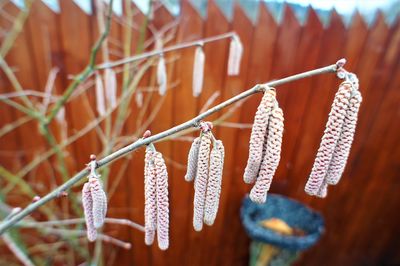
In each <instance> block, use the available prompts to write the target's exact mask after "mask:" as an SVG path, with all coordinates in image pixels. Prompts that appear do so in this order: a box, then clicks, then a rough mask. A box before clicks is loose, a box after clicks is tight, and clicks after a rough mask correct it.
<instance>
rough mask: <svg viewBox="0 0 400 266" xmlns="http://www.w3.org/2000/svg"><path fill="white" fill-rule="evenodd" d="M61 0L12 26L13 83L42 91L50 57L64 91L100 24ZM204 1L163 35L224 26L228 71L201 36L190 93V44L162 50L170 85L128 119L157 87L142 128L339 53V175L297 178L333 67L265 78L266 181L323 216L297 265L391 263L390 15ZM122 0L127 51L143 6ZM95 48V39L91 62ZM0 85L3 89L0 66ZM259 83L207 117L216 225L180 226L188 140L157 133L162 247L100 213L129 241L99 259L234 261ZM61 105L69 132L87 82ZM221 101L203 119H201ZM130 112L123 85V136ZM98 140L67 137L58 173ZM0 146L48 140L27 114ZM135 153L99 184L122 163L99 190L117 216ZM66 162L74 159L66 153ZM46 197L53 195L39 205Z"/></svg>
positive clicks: (132, 197) (318, 130) (139, 162)
mask: <svg viewBox="0 0 400 266" xmlns="http://www.w3.org/2000/svg"><path fill="white" fill-rule="evenodd" d="M92 3H93V1H92ZM124 3H125V4H126V2H124ZM60 4H61V13H60V14H56V13H53V11H51V10H50V9H48V7H46V6H45V5H44V4H43V3H42V2H41V1H36V2H35V3H34V4H33V6H32V10H31V14H30V15H29V18H28V20H27V23H26V25H25V28H24V30H23V31H22V32H21V34H20V35H19V36H18V38H17V40H16V42H15V45H14V46H13V48H12V50H10V53H9V55H8V56H7V57H6V60H7V62H8V63H9V64H10V66H11V67H15V72H14V73H15V75H16V76H17V77H18V78H19V80H20V82H21V84H22V86H23V87H24V88H26V89H32V90H36V91H43V90H44V86H45V84H46V81H47V78H48V74H49V71H50V69H51V68H52V67H59V68H60V72H59V74H58V77H57V79H56V82H55V92H56V93H57V94H60V93H62V92H63V91H65V89H66V87H67V85H68V84H69V83H70V82H71V76H70V75H75V74H77V73H79V72H80V71H81V70H82V69H83V68H84V66H85V65H86V63H87V60H88V57H89V52H90V47H91V45H92V44H93V43H94V41H95V40H96V38H97V36H98V35H99V30H98V27H97V20H96V17H95V14H92V15H86V14H84V13H83V12H82V11H81V10H80V8H79V7H78V6H76V5H75V4H74V3H73V1H71V0H70V1H60ZM207 4H208V7H207V16H206V18H205V19H204V20H203V18H201V17H200V15H199V14H198V13H197V11H196V10H195V8H194V7H193V6H192V4H191V3H190V1H189V0H185V1H182V3H181V15H180V21H179V24H178V26H177V33H176V35H175V36H174V37H173V40H172V41H171V42H170V43H169V44H173V43H181V42H186V41H191V40H196V39H200V38H202V37H203V36H205V37H209V36H214V35H218V34H221V33H225V32H228V31H230V30H232V31H235V32H237V33H238V34H239V36H240V38H241V40H242V42H243V45H244V49H245V52H244V57H243V60H242V64H241V73H240V75H239V76H238V77H227V76H226V69H227V57H228V51H229V45H228V44H229V40H224V41H218V42H215V43H211V44H206V45H205V49H204V50H205V53H206V67H205V81H204V88H203V92H202V94H201V96H200V97H199V98H194V97H193V96H192V71H193V69H192V66H193V55H194V48H189V49H185V50H182V51H179V52H174V53H170V54H167V55H166V60H167V61H168V60H170V59H171V60H176V61H174V62H171V63H169V64H168V70H167V71H168V82H169V85H171V84H172V83H174V82H175V81H176V82H177V86H176V87H174V88H171V89H170V90H168V91H167V95H166V96H164V97H160V96H158V93H157V92H144V97H145V99H150V101H151V103H150V107H151V108H150V109H149V110H148V111H146V112H145V113H144V116H143V120H141V121H142V122H143V121H145V120H147V119H148V118H149V116H150V114H151V113H152V109H154V108H155V107H156V106H157V102H158V101H159V100H160V99H162V100H163V104H162V106H161V108H160V111H159V113H158V115H157V116H156V117H155V119H154V121H153V122H152V123H151V124H149V126H148V127H149V128H150V129H151V130H152V131H153V134H155V133H158V132H160V131H163V130H165V129H167V128H169V127H171V126H173V125H176V124H178V123H181V122H184V121H186V120H188V119H189V118H192V117H193V116H194V115H196V113H197V112H198V111H199V110H200V108H201V107H202V106H203V105H204V104H205V103H206V101H207V100H208V99H209V98H210V96H211V95H212V94H213V93H214V92H216V91H219V92H220V96H219V97H218V98H217V99H216V101H215V102H214V103H213V104H212V105H215V104H217V103H218V102H221V101H222V100H225V99H227V98H229V97H231V96H233V95H235V94H237V93H239V92H241V91H243V90H245V89H248V88H250V87H251V86H253V85H254V84H256V83H261V82H266V81H268V80H271V79H276V78H281V77H284V76H287V75H291V74H295V73H298V72H302V71H305V70H309V69H313V68H316V67H320V66H324V65H328V64H332V63H334V62H335V61H336V60H337V59H339V58H341V57H346V58H347V60H348V64H347V65H346V66H345V67H346V69H348V70H350V71H353V72H355V73H357V74H358V76H359V79H360V89H361V91H362V93H363V97H364V101H363V104H362V105H361V111H360V120H359V124H358V128H357V133H356V138H355V143H354V147H353V149H352V151H351V154H350V158H349V162H348V167H347V169H346V171H345V173H344V176H343V180H342V181H341V183H340V184H339V185H338V186H335V187H330V190H329V195H328V197H327V198H326V199H324V200H321V199H314V198H311V197H309V196H307V195H306V194H305V193H304V184H305V183H306V179H307V178H308V174H309V172H310V170H311V167H312V163H313V161H314V158H315V154H316V151H317V149H318V146H319V142H320V138H321V135H322V133H323V130H324V127H325V123H326V119H327V115H328V112H329V109H330V105H331V103H332V100H333V97H334V94H335V92H336V91H337V86H338V84H339V83H340V81H338V80H337V78H336V77H335V76H334V75H333V74H325V75H321V76H318V77H314V78H310V79H304V80H301V81H297V82H294V83H292V84H287V85H284V86H281V87H278V88H277V95H278V100H279V103H280V105H281V107H282V108H283V111H284V114H285V132H284V140H283V152H282V159H281V164H280V166H279V168H278V171H277V174H276V176H275V178H274V182H273V184H272V187H271V191H272V192H278V193H281V194H284V195H288V196H290V197H294V198H296V199H298V200H301V201H302V202H304V203H307V204H309V205H311V206H312V207H313V208H315V209H317V210H319V211H321V212H322V213H323V215H324V217H325V219H326V227H327V231H326V233H325V235H324V236H323V237H322V239H321V241H320V243H319V244H318V245H317V246H315V247H313V248H312V249H310V250H309V251H307V252H306V253H305V254H304V256H303V257H302V258H301V260H300V261H299V265H321V264H324V265H348V264H363V263H364V264H371V263H372V264H396V263H398V262H399V259H400V258H399V256H398V255H397V254H396V251H397V249H398V246H399V245H400V242H399V240H398V239H397V235H398V233H399V229H398V225H397V223H396V219H395V218H397V213H396V210H397V206H398V204H399V203H400V196H399V193H397V190H398V189H399V187H400V182H399V180H398V169H399V167H400V161H399V159H398V158H399V156H400V148H399V147H400V143H399V140H398V131H399V130H400V128H399V125H400V123H399V105H398V103H399V101H400V92H399V90H398V88H399V85H400V78H399V77H400V73H399V71H400V70H399V69H400V65H399V60H400V23H399V20H397V22H396V23H394V24H393V25H392V26H390V27H389V26H388V25H387V24H386V22H385V18H384V16H383V13H378V14H377V17H376V19H375V22H374V23H373V25H372V26H368V25H367V24H366V23H365V21H364V19H363V18H362V16H361V15H360V14H359V13H358V12H356V13H355V14H354V16H353V18H352V21H351V23H350V25H349V26H348V27H347V28H346V27H345V26H344V24H343V22H342V19H341V17H340V16H339V15H338V14H337V13H336V12H335V11H333V13H332V14H331V18H330V23H329V25H328V26H327V28H323V27H322V24H321V22H320V20H319V18H318V16H317V15H316V12H315V10H313V9H312V8H309V10H308V18H307V20H306V22H305V24H304V25H303V26H301V25H300V23H299V22H298V21H297V18H296V16H295V15H294V11H293V10H292V7H291V6H290V5H287V4H285V6H284V15H283V20H282V21H281V22H279V25H277V22H276V21H275V20H274V18H273V17H272V16H271V14H270V12H269V11H268V10H267V8H266V5H265V4H264V3H260V5H259V18H258V21H257V22H256V24H255V25H252V23H251V22H250V20H249V19H248V18H247V17H246V15H245V13H244V11H243V10H242V8H241V7H240V6H239V5H237V4H235V6H234V10H233V19H232V21H231V22H229V21H228V20H227V19H226V18H225V17H224V15H223V13H222V12H221V10H220V9H219V7H218V6H217V4H216V3H215V1H209V2H208V3H207ZM157 5H158V4H156V6H157ZM131 7H132V8H133V12H134V13H135V15H134V18H133V23H134V26H133V28H132V29H130V30H132V44H131V45H132V53H136V52H137V48H138V46H139V41H140V37H139V35H140V33H139V32H140V28H141V27H142V25H144V23H145V15H144V14H142V13H141V12H140V11H139V10H138V9H137V7H136V6H134V4H132V6H131ZM2 8H3V10H5V11H7V12H9V13H10V14H11V15H13V16H15V15H16V14H17V13H18V12H19V10H18V9H17V7H15V6H14V4H12V3H7V4H5V5H4V6H3V7H2ZM125 14H126V6H125ZM124 19H125V18H124V17H121V18H119V17H117V16H116V15H115V14H114V17H113V22H112V28H111V34H110V36H111V37H110V38H111V40H110V41H109V48H110V51H111V54H112V55H111V56H110V58H111V60H116V59H119V58H120V57H121V56H122V54H121V53H122V52H123V50H122V46H121V45H122V44H123V41H124V36H123V34H124V33H123V30H124V29H125V28H127V27H129V26H128V25H127V21H125V20H124ZM173 20H174V17H173V16H172V15H171V14H169V12H168V10H167V9H166V8H165V7H164V6H162V5H161V6H160V7H159V8H158V10H157V11H156V12H155V17H154V20H153V21H152V22H150V23H151V24H152V25H153V27H155V28H156V29H161V28H162V27H164V26H165V25H166V24H168V23H169V22H171V21H173ZM0 25H1V27H2V29H6V30H9V29H10V26H11V23H10V22H9V21H7V19H6V18H5V17H4V16H0ZM144 35H145V38H144V39H145V40H146V39H148V38H149V37H151V34H150V31H149V29H148V28H146V29H145V32H144ZM0 38H1V40H4V38H3V37H0ZM169 44H167V45H169ZM153 48H154V45H150V46H149V47H147V48H145V50H146V51H148V50H151V49H153ZM103 60H104V58H102V56H101V53H99V57H98V58H97V62H102V61H103ZM156 61H157V60H156ZM117 69H118V68H117ZM154 70H155V67H152V68H151V69H150V70H149V71H148V73H146V74H145V76H144V77H143V79H142V80H141V81H140V85H139V87H141V88H142V89H147V88H149V86H150V88H151V87H153V88H155V87H156V86H155V85H156V82H155V71H154ZM132 71H134V70H132ZM121 77H122V74H119V75H118V84H119V85H118V90H119V94H120V93H121V89H120V88H121V86H122V78H121ZM0 91H1V93H7V92H11V91H12V87H11V84H10V82H9V81H8V79H7V78H6V77H5V75H4V73H3V72H1V73H0ZM260 96H261V95H254V96H252V97H250V98H249V99H248V100H246V101H245V103H244V104H243V105H241V106H240V107H239V108H238V109H237V110H236V111H235V112H233V114H232V116H230V117H229V118H228V120H227V121H226V122H230V123H231V124H228V126H232V127H227V125H226V124H225V125H222V126H221V127H218V126H217V127H216V128H215V129H214V131H213V132H214V133H216V135H217V137H218V138H219V139H222V140H223V141H224V144H225V149H226V157H225V169H224V177H223V187H222V194H221V202H220V209H219V214H218V216H217V219H216V223H215V225H214V226H213V227H210V228H209V227H207V226H205V227H204V229H203V231H202V232H200V233H198V232H194V230H193V227H192V214H193V183H186V182H185V181H184V175H185V171H186V168H185V167H184V166H185V165H186V161H187V153H188V150H189V147H190V142H189V141H186V140H182V139H179V140H173V141H171V142H162V143H159V144H157V145H156V146H157V148H158V149H159V150H160V151H162V152H163V154H164V157H165V159H166V161H167V163H168V170H169V185H170V187H169V191H170V207H171V208H170V249H169V250H168V251H166V252H161V251H159V250H158V247H157V244H156V243H155V244H154V245H153V246H152V247H146V246H145V244H144V240H143V233H142V232H139V231H137V230H133V229H130V228H129V229H127V228H125V227H123V226H121V225H119V226H109V225H107V227H106V228H105V232H106V233H109V234H111V235H113V236H115V237H118V238H119V239H122V240H124V241H129V242H131V243H132V249H131V250H130V251H125V250H122V249H120V248H116V247H114V246H111V245H109V244H106V245H105V248H104V249H103V250H104V254H105V256H106V260H105V262H106V263H107V264H115V265H116V264H118V265H131V264H137V265H153V264H154V265H159V264H165V265H176V264H183V265H243V264H245V263H246V262H247V260H248V244H249V241H248V239H247V237H246V235H245V233H244V230H243V228H242V226H241V223H240V218H239V207H240V204H241V199H242V198H243V196H244V195H245V193H246V192H247V191H248V190H249V188H250V187H249V186H247V185H245V184H244V183H243V181H242V175H243V170H244V167H245V164H246V161H247V156H248V141H249V135H250V128H249V127H250V126H251V124H252V123H253V119H254V113H255V111H256V108H257V105H258V103H259V101H260ZM34 99H36V98H34ZM18 101H19V100H18ZM66 108H67V120H68V122H69V130H68V131H69V136H71V135H73V134H75V133H76V132H77V130H79V129H81V128H83V127H84V126H86V124H87V123H88V122H90V121H92V119H93V118H94V115H95V114H97V112H96V111H94V110H95V99H94V90H93V87H91V88H89V89H88V91H87V92H85V93H83V94H82V95H80V96H79V97H76V98H74V99H73V100H71V102H70V103H68V104H67V107H66ZM227 110H228V109H226V110H224V111H223V112H220V113H219V114H216V115H213V116H211V117H210V118H207V120H213V119H215V118H217V117H218V116H219V115H221V114H223V113H225V112H227ZM0 114H1V115H0V125H1V127H3V126H4V125H6V124H8V123H10V122H12V121H14V120H15V119H17V118H19V117H21V113H20V112H18V111H15V110H14V109H12V108H11V107H8V106H6V105H5V104H2V105H1V109H0ZM140 115H141V108H140V107H138V106H137V105H136V103H135V101H134V99H133V98H132V101H131V103H130V113H129V117H128V119H127V121H128V122H127V123H126V125H125V127H124V130H123V133H124V135H126V136H132V140H134V139H135V138H137V137H141V136H140V135H141V133H142V132H137V130H138V129H139V128H140V127H141V126H142V125H143V123H142V122H140V121H139V122H138V121H137V120H138V117H139V116H140ZM113 117H114V118H115V114H113ZM238 123H239V126H238ZM102 126H103V123H102ZM237 126H238V128H237ZM51 128H52V130H53V131H54V133H55V135H56V136H57V139H59V135H60V132H59V128H58V126H57V123H56V122H53V124H52V127H51ZM135 133H136V135H135ZM197 135H198V132H195V133H193V134H190V135H189V137H193V136H197ZM59 141H60V140H59ZM100 148H103V147H101V146H100V145H99V143H98V137H97V134H96V132H95V131H94V130H92V131H91V132H90V133H89V134H87V135H85V136H83V137H82V138H81V139H79V140H78V141H76V142H74V143H73V144H71V145H70V146H69V147H67V149H66V151H67V152H69V153H68V154H69V156H66V160H67V161H68V162H69V163H68V165H69V166H70V167H69V170H73V171H70V174H72V173H73V172H75V170H78V169H81V168H82V167H83V164H84V163H85V162H87V160H88V155H89V154H90V153H98V152H99V151H100V150H101V149H100ZM0 149H1V150H0V164H1V166H3V167H6V168H7V169H8V170H10V171H11V172H13V173H16V172H18V170H19V169H20V168H21V166H22V165H23V164H25V163H26V162H29V161H31V160H33V159H34V158H35V156H36V155H38V154H39V153H42V152H44V151H45V150H47V149H48V145H47V143H46V142H45V141H44V139H43V138H42V137H41V136H40V134H39V132H38V130H37V123H36V122H30V123H27V124H25V125H23V126H21V127H20V128H19V129H17V130H15V131H13V132H11V133H8V134H7V135H5V136H3V137H1V138H0ZM68 154H66V155H68ZM10 155H11V156H10ZM143 158H144V149H140V150H138V151H136V152H133V153H132V154H130V155H129V156H127V157H126V158H124V159H121V160H120V161H119V162H117V163H115V164H114V165H113V166H112V168H111V174H110V185H109V187H110V186H112V185H113V180H115V179H114V178H116V176H115V175H116V173H118V171H120V170H121V171H122V174H123V176H122V179H121V180H120V183H119V184H118V185H117V190H116V192H115V194H114V195H113V196H112V197H111V198H110V212H109V215H110V216H112V217H122V218H124V217H127V218H129V219H131V220H133V221H135V222H138V223H140V224H143V221H144V217H143V213H144V211H143V209H144V206H143V202H144V201H143V199H144V192H143V167H144V166H143ZM74 164H75V167H72V166H73V165H74ZM56 167H57V165H56V161H55V158H53V157H52V158H50V160H49V161H46V162H44V163H42V164H41V165H39V167H37V168H36V169H35V170H34V171H33V172H32V173H30V174H29V175H28V177H25V178H27V180H29V178H31V179H33V178H35V179H36V180H39V181H38V182H36V184H34V186H33V188H34V189H35V190H36V189H37V191H38V192H40V193H43V194H44V193H45V192H47V191H48V190H49V189H50V186H52V185H53V183H54V182H53V181H48V180H52V178H53V174H52V171H51V169H55V168H56ZM124 167H126V169H125V168H124ZM72 168H74V169H72ZM124 169H125V170H124ZM2 185H3V182H2ZM46 186H49V187H46ZM40 187H42V188H41V190H40ZM7 200H8V202H9V203H12V204H22V205H21V206H24V205H25V204H26V203H27V200H29V199H26V198H24V197H21V196H20V195H18V191H17V190H15V189H14V190H13V191H12V193H11V194H10V196H9V197H8V198H7ZM55 204H57V202H55ZM55 206H56V205H54V204H53V205H50V206H49V207H55ZM38 217H39V216H38ZM332 250H335V252H334V253H333V252H332ZM113 257H114V258H113Z"/></svg>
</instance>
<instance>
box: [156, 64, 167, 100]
mask: <svg viewBox="0 0 400 266" xmlns="http://www.w3.org/2000/svg"><path fill="white" fill-rule="evenodd" d="M157 84H158V93H159V94H160V95H165V93H166V91H167V68H166V66H165V59H164V56H160V59H159V60H158V65H157Z"/></svg>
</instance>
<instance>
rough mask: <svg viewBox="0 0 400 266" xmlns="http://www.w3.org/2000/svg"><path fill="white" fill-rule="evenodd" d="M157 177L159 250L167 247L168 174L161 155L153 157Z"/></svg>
mask: <svg viewBox="0 0 400 266" xmlns="http://www.w3.org/2000/svg"><path fill="white" fill-rule="evenodd" d="M154 163H155V167H156V176H157V241H158V247H159V248H160V249H161V250H166V249H167V248H168V246H169V199H168V173H167V167H166V165H165V162H164V159H163V157H162V155H161V153H159V152H156V154H155V157H154Z"/></svg>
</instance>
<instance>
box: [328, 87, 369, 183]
mask: <svg viewBox="0 0 400 266" xmlns="http://www.w3.org/2000/svg"><path fill="white" fill-rule="evenodd" d="M361 101H362V97H361V93H360V92H359V91H355V92H354V94H353V96H352V98H351V99H350V105H349V108H348V109H347V112H346V117H345V119H344V123H343V128H342V133H341V135H340V138H339V140H338V143H337V145H336V148H335V151H334V153H333V157H332V161H331V163H330V165H329V169H328V173H327V175H326V182H327V183H328V184H330V185H336V184H337V183H338V182H339V180H340V178H341V176H342V174H343V172H344V169H345V167H346V163H347V159H348V158H349V154H350V149H351V144H352V143H353V139H354V133H355V131H356V125H357V116H358V110H359V109H360V104H361Z"/></svg>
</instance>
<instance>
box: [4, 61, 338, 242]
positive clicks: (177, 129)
mask: <svg viewBox="0 0 400 266" xmlns="http://www.w3.org/2000/svg"><path fill="white" fill-rule="evenodd" d="M337 69H338V67H337V65H336V64H333V65H329V66H326V67H322V68H318V69H315V70H311V71H307V72H304V73H301V74H297V75H293V76H290V77H286V78H283V79H279V80H274V81H271V82H268V83H264V84H257V85H255V86H254V87H252V88H250V89H248V90H246V91H244V92H242V93H240V94H238V95H236V96H234V97H232V98H230V99H228V100H226V101H224V102H222V103H220V104H218V105H216V106H214V107H212V108H210V109H208V110H207V111H205V112H203V113H201V114H199V115H198V116H196V117H194V118H192V119H191V120H188V121H186V122H184V123H182V124H180V125H177V126H175V127H173V128H170V129H168V130H165V131H163V132H161V133H158V134H156V135H153V136H150V137H148V138H145V139H143V138H142V139H139V140H137V141H135V142H134V143H132V144H130V145H128V146H126V147H123V148H121V149H119V150H117V151H115V152H114V153H112V154H110V155H108V156H106V157H104V158H103V159H101V160H99V161H98V162H97V165H98V167H103V166H105V165H107V164H110V163H111V162H112V161H114V160H116V159H117V158H119V157H122V156H123V155H126V154H128V153H130V152H132V151H134V150H136V149H138V148H140V147H142V146H145V145H148V144H150V143H152V142H155V141H158V140H160V139H163V138H166V137H168V136H170V135H172V134H175V133H177V132H180V131H182V130H185V129H188V128H191V127H193V126H196V125H197V124H198V123H199V122H200V121H201V120H203V119H204V118H206V117H208V116H210V115H211V114H214V113H216V112H218V111H220V110H221V109H223V108H225V107H227V106H229V105H231V104H233V103H235V102H238V101H240V100H242V99H245V98H247V97H249V96H251V95H253V94H256V93H258V92H262V91H263V90H264V89H265V88H266V87H268V86H271V87H275V86H279V85H282V84H284V83H288V82H292V81H295V80H299V79H303V78H308V77H311V76H315V75H319V74H324V73H334V72H336V70H337ZM88 173H89V172H88V170H87V169H84V170H82V171H80V172H79V173H77V174H76V175H75V176H73V177H72V178H71V179H69V180H68V181H67V182H65V183H64V184H62V185H61V186H59V187H57V188H56V189H54V190H53V191H51V192H50V193H48V194H47V195H46V196H44V197H43V198H41V199H40V200H38V201H36V202H33V203H31V204H29V205H28V206H27V207H26V208H25V209H23V210H22V211H20V212H19V213H17V214H16V215H14V216H13V217H12V218H10V219H9V220H7V221H3V222H2V223H1V224H0V235H1V234H3V233H4V232H5V231H6V230H7V229H8V228H10V227H11V226H12V225H14V224H15V223H16V222H18V221H20V220H21V219H23V218H24V217H25V216H27V215H29V214H30V213H31V212H33V211H34V210H36V209H37V208H39V207H40V206H42V205H44V204H45V203H47V202H48V201H50V200H52V199H54V198H55V197H57V195H58V194H59V193H60V192H61V191H66V190H67V189H69V188H71V187H72V186H73V185H74V184H75V183H77V182H78V181H79V180H81V179H82V178H83V177H85V176H86V175H87V174H88Z"/></svg>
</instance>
